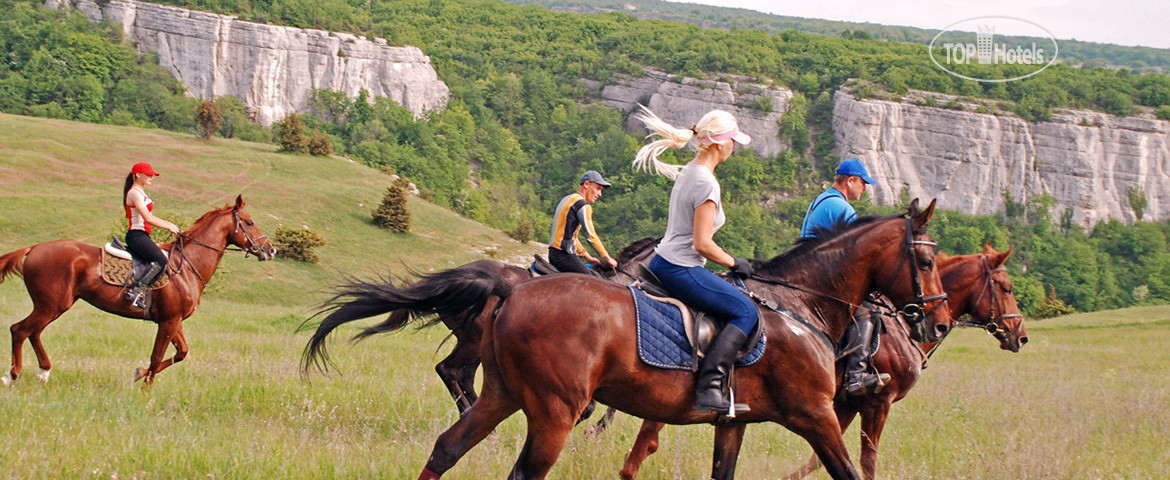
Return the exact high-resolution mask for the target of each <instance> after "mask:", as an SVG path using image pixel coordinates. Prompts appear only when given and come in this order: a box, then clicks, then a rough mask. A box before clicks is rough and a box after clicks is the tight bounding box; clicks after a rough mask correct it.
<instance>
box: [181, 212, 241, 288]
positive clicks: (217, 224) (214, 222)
mask: <svg viewBox="0 0 1170 480" xmlns="http://www.w3.org/2000/svg"><path fill="white" fill-rule="evenodd" d="M233 227H234V225H233V224H232V222H231V217H230V216H227V215H222V214H221V215H213V216H211V217H209V218H206V219H205V220H204V221H201V222H200V221H197V222H195V225H193V226H191V228H189V229H187V231H186V232H183V233H184V234H185V235H186V236H187V237H189V238H190V239H191V240H187V241H182V245H183V255H184V256H185V257H186V258H185V260H182V261H184V262H190V265H186V266H179V267H178V268H180V269H182V268H194V269H195V270H196V271H198V272H199V276H200V277H202V279H203V281H204V282H206V281H209V280H211V276H212V275H214V274H215V270H216V269H217V268H219V262H220V261H221V260H223V254H224V249H225V248H226V247H227V242H228V235H229V234H230V232H231V229H232V228H233ZM175 243H176V244H178V243H179V241H176V242H175ZM208 247H211V248H208Z"/></svg>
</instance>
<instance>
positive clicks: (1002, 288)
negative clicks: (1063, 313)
mask: <svg viewBox="0 0 1170 480" xmlns="http://www.w3.org/2000/svg"><path fill="white" fill-rule="evenodd" d="M1008 255H1011V250H1008V251H1007V252H1004V253H999V252H997V251H995V249H994V248H992V247H991V244H990V243H989V244H987V245H985V246H984V247H983V253H981V254H978V255H959V256H955V257H948V256H947V255H945V254H942V253H940V254H939V255H938V257H937V261H938V271H939V275H941V276H942V284H943V290H945V291H946V292H947V303H948V307H949V308H950V310H951V315H952V316H953V317H955V318H958V317H959V316H961V315H964V314H965V315H969V316H970V319H971V323H972V324H973V325H979V326H982V327H985V328H987V330H988V332H990V333H991V334H993V335H995V337H996V338H997V339H998V340H999V341H1000V348H1002V349H1004V350H1010V351H1012V352H1019V351H1020V347H1021V346H1023V345H1024V344H1025V343H1028V332H1027V330H1026V329H1025V328H1024V317H1023V315H1020V310H1019V307H1017V306H1016V298H1015V296H1014V295H1013V294H1012V284H1011V281H1009V280H1008V277H1007V271H1006V270H1005V269H1004V268H1003V262H1004V261H1005V260H1007V257H1008ZM884 320H886V328H885V331H884V332H883V333H882V338H881V348H880V349H879V350H878V352H877V353H875V354H874V365H875V366H876V367H877V369H878V371H880V372H883V373H888V374H890V382H889V383H888V384H887V385H886V386H885V387H884V388H883V389H882V391H881V392H879V393H870V394H866V395H863V396H860V397H854V398H847V399H845V400H843V401H841V400H840V398H838V400H839V401H837V402H835V403H834V409H835V410H836V412H837V421H838V422H840V424H841V429H842V432H844V431H845V429H847V428H849V424H850V423H851V422H852V421H853V418H854V417H855V416H856V415H857V414H858V413H860V414H861V429H862V433H861V470H862V472H863V474H864V475H865V478H867V479H872V478H874V473H875V471H876V468H877V448H878V441H879V439H880V438H881V434H882V429H883V428H884V427H885V423H886V418H887V416H888V415H889V412H890V405H892V404H893V403H894V402H897V401H898V400H901V399H902V398H904V397H905V396H906V394H907V393H909V392H910V389H911V388H913V387H914V384H915V383H916V382H917V381H918V377H919V376H920V375H921V373H922V368H923V367H924V365H925V363H926V357H927V356H928V354H929V352H933V351H934V349H935V348H936V347H937V346H938V345H939V344H938V343H925V342H923V343H919V342H915V341H914V340H911V339H910V335H909V334H908V332H907V331H906V327H905V326H904V325H902V324H901V322H899V321H897V320H896V319H894V318H892V317H890V316H885V317H884ZM665 426H666V425H665V424H663V423H657V422H650V421H646V422H643V423H642V428H641V430H640V431H639V432H638V438H637V440H636V441H635V442H634V447H633V448H632V449H630V453H629V455H628V456H627V457H626V462H625V465H624V466H622V470H621V473H620V475H621V477H622V478H623V479H625V480H631V479H633V478H634V477H635V476H636V475H637V474H638V469H639V468H640V467H641V465H642V462H643V461H645V459H646V457H648V456H650V454H652V453H654V452H655V451H657V450H658V432H659V431H661V430H662V428H663V427H665ZM718 428H720V429H726V430H727V431H722V432H717V433H716V438H717V439H720V438H729V437H728V436H729V435H740V436H742V432H739V433H736V432H735V431H734V430H735V428H737V427H730V428H727V427H718ZM716 451H724V452H726V449H725V448H721V447H719V446H716ZM731 453H735V452H727V454H728V455H730V454H731ZM718 461H719V460H717V462H718ZM723 461H727V460H723ZM819 467H820V462H819V461H818V460H817V457H816V456H813V457H812V458H811V459H809V461H808V463H807V464H806V465H805V466H803V467H802V468H801V469H800V470H798V471H797V472H794V473H793V474H791V475H789V476H788V477H785V478H786V479H788V480H796V479H799V478H803V477H804V476H806V475H808V474H809V473H812V472H813V471H814V470H816V469H817V468H819Z"/></svg>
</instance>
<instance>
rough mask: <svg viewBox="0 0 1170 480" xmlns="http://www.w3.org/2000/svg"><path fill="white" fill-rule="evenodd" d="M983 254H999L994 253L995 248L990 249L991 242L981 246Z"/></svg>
mask: <svg viewBox="0 0 1170 480" xmlns="http://www.w3.org/2000/svg"><path fill="white" fill-rule="evenodd" d="M983 254H984V255H998V254H999V252H997V251H995V247H992V246H991V242H990V241H989V242H987V243H984V244H983Z"/></svg>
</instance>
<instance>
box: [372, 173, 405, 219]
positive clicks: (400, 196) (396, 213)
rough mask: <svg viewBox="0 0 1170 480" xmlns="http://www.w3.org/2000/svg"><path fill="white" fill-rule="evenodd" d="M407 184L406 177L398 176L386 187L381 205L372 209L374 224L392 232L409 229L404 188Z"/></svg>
mask: <svg viewBox="0 0 1170 480" xmlns="http://www.w3.org/2000/svg"><path fill="white" fill-rule="evenodd" d="M408 186H409V182H407V180H406V177H403V176H401V175H400V176H399V177H398V180H395V181H394V183H393V184H391V185H390V188H387V189H386V196H385V197H383V198H382V205H380V206H378V209H377V210H374V214H373V215H374V225H377V226H379V227H381V228H383V229H386V230H390V231H392V232H398V233H406V232H409V231H410V208H409V207H408V206H407V204H406V189H407V187H408Z"/></svg>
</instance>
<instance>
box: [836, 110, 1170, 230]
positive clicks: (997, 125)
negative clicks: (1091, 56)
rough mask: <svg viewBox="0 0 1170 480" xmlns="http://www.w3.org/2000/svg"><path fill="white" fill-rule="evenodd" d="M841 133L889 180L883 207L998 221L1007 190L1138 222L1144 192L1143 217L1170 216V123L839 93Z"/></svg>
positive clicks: (842, 145)
mask: <svg viewBox="0 0 1170 480" xmlns="http://www.w3.org/2000/svg"><path fill="white" fill-rule="evenodd" d="M834 100H835V107H834V109H833V130H834V133H835V135H836V140H837V153H838V154H839V155H840V156H841V158H851V157H852V158H859V159H861V160H862V161H863V162H865V165H866V166H867V167H868V168H869V171H870V174H871V176H873V177H874V178H875V179H876V180H878V181H879V182H881V183H880V184H879V185H875V186H874V187H875V188H871V190H870V193H871V195H873V197H874V198H875V199H876V201H877V202H878V203H881V204H893V203H896V202H897V201H898V198H899V195H900V193H901V190H902V188H903V186H908V187H909V193H910V196H911V197H921V198H927V199H929V198H936V197H937V198H938V200H939V205H940V206H942V207H944V208H951V209H957V210H960V211H963V212H966V213H976V214H993V213H996V212H1000V211H1002V210H1003V199H1002V197H1001V192H1003V191H1004V190H1007V191H1009V192H1010V193H1011V195H1012V198H1014V199H1015V200H1016V201H1021V200H1027V199H1029V198H1031V197H1033V196H1035V195H1039V194H1042V193H1048V194H1051V195H1052V196H1053V197H1054V198H1055V199H1056V207H1055V208H1054V212H1053V214H1054V215H1059V214H1060V212H1062V211H1064V210H1065V209H1068V208H1072V209H1073V219H1074V220H1075V221H1077V222H1078V223H1080V224H1082V225H1092V224H1095V223H1096V222H1098V221H1101V220H1104V219H1106V218H1109V217H1112V218H1115V219H1118V220H1122V221H1126V222H1132V221H1134V220H1135V219H1136V217H1135V215H1134V212H1133V209H1132V208H1131V206H1130V203H1129V199H1128V191H1129V190H1130V189H1131V188H1138V189H1141V190H1144V192H1145V197H1146V200H1147V202H1148V204H1147V206H1146V209H1145V215H1144V216H1143V220H1147V221H1160V220H1165V219H1168V218H1170V122H1167V121H1160V120H1153V119H1145V118H1133V117H1115V116H1112V115H1107V114H1103V113H1098V112H1089V111H1073V110H1066V111H1058V112H1057V113H1055V114H1054V115H1053V117H1052V121H1051V122H1040V123H1031V122H1028V121H1025V120H1022V119H1019V118H1014V117H1008V116H996V115H986V114H979V113H974V112H970V111H959V110H948V109H943V108H933V107H924V106H918V105H913V104H907V103H899V102H891V101H881V100H857V99H854V98H853V96H852V95H850V94H848V93H845V92H841V91H839V92H837V93H836V95H835V97H834Z"/></svg>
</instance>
